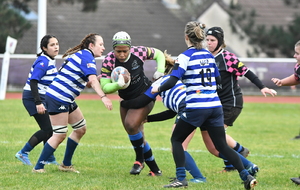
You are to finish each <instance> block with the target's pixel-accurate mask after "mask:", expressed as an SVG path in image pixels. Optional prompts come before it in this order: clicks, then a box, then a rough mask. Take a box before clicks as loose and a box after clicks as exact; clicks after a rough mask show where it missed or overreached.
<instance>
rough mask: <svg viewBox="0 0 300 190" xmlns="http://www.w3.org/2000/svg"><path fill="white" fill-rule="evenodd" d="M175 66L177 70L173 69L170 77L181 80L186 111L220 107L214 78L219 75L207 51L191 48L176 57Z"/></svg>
mask: <svg viewBox="0 0 300 190" xmlns="http://www.w3.org/2000/svg"><path fill="white" fill-rule="evenodd" d="M175 64H179V68H178V69H173V71H172V73H171V76H175V77H177V78H179V79H181V80H182V82H183V84H185V86H186V108H187V109H208V108H215V107H221V106H222V105H221V102H220V99H219V97H218V94H217V85H216V77H217V76H219V75H220V73H219V71H218V68H217V66H216V63H215V59H214V56H213V55H212V54H211V53H210V52H209V51H207V50H205V49H200V50H197V49H196V48H194V47H191V48H189V49H187V50H186V51H185V52H183V53H181V54H180V55H179V56H178V58H177V59H176V60H175Z"/></svg>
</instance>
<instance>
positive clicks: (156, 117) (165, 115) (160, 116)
mask: <svg viewBox="0 0 300 190" xmlns="http://www.w3.org/2000/svg"><path fill="white" fill-rule="evenodd" d="M176 115H177V113H176V112H174V111H173V110H170V109H169V110H166V111H163V112H160V113H156V114H152V115H148V117H147V122H155V121H164V120H168V119H171V118H173V117H175V116H176Z"/></svg>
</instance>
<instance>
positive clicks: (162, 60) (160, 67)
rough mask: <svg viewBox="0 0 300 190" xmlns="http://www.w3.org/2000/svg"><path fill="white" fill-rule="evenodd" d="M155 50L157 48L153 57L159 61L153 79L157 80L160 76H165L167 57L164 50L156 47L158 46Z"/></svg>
mask: <svg viewBox="0 0 300 190" xmlns="http://www.w3.org/2000/svg"><path fill="white" fill-rule="evenodd" d="M154 50H155V54H154V57H153V59H154V60H155V61H156V63H157V69H156V72H155V73H154V75H153V79H154V80H157V79H158V78H160V77H162V76H164V71H165V64H166V58H165V55H164V53H163V52H162V51H160V50H159V49H156V48H154Z"/></svg>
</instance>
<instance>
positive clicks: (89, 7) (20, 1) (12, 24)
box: [0, 0, 98, 53]
mask: <svg viewBox="0 0 300 190" xmlns="http://www.w3.org/2000/svg"><path fill="white" fill-rule="evenodd" d="M30 1H31V0H0V18H1V19H0V53H4V52H5V45H6V38H7V36H11V37H13V38H15V39H19V38H21V37H22V36H23V35H24V33H25V32H26V31H27V30H29V29H30V27H31V23H30V21H28V20H26V19H25V18H24V17H23V16H21V14H20V13H21V11H23V12H25V13H29V12H30V10H29V8H28V3H29V2H30ZM34 1H36V0H34ZM49 2H50V3H57V4H59V3H68V4H73V3H74V2H75V0H49ZM77 2H80V3H83V8H82V12H92V11H96V10H97V4H98V0H77Z"/></svg>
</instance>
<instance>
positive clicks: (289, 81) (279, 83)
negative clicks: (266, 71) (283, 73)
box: [271, 74, 299, 86]
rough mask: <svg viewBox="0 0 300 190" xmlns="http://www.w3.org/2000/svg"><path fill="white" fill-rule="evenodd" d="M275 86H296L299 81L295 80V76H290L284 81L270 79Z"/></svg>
mask: <svg viewBox="0 0 300 190" xmlns="http://www.w3.org/2000/svg"><path fill="white" fill-rule="evenodd" d="M271 80H272V81H273V82H274V84H275V85H276V86H293V85H298V84H299V81H297V80H296V78H295V75H294V74H292V75H290V76H288V77H286V78H284V79H279V78H272V79H271Z"/></svg>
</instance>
